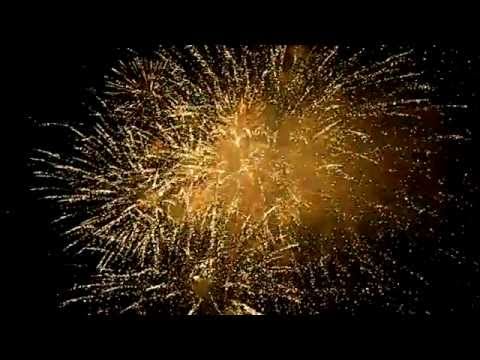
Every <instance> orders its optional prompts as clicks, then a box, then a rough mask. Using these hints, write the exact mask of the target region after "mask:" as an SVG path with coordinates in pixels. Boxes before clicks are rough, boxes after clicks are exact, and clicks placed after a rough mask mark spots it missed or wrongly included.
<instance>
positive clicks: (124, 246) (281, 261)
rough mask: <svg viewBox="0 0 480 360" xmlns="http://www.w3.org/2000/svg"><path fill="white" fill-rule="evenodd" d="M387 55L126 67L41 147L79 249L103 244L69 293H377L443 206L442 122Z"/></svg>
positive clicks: (158, 300) (145, 296)
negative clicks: (67, 133) (79, 124)
mask: <svg viewBox="0 0 480 360" xmlns="http://www.w3.org/2000/svg"><path fill="white" fill-rule="evenodd" d="M378 57H379V60H378V61H372V60H371V55H368V54H367V52H366V51H365V50H361V51H357V52H349V51H347V50H344V51H343V52H342V50H341V49H338V48H310V47H305V46H258V47H239V48H229V47H225V46H215V47H207V46H205V47H191V46H189V47H185V48H174V47H172V48H161V49H160V50H158V51H157V52H155V54H154V55H153V56H150V57H148V58H145V57H144V58H141V57H138V56H133V57H131V58H130V59H129V60H128V61H125V62H121V63H119V65H118V66H117V67H115V68H114V69H113V71H112V73H111V75H110V76H109V77H108V79H107V88H106V91H105V93H104V94H103V95H102V97H101V99H100V102H101V104H102V109H101V111H100V112H99V114H98V116H97V119H98V121H97V123H96V124H95V126H94V127H93V130H92V129H88V130H87V131H82V130H80V129H74V128H70V130H71V131H72V132H73V133H74V134H75V137H76V139H77V140H76V143H75V149H74V154H71V155H69V156H68V157H67V156H63V155H62V154H59V153H53V152H47V151H40V153H41V154H42V156H38V157H35V159H34V160H36V161H39V162H41V163H42V164H43V165H42V166H43V168H42V169H41V170H38V171H37V172H36V174H37V175H38V177H41V178H46V179H47V180H48V182H49V185H48V186H47V187H42V188H40V189H41V190H47V191H48V194H47V195H46V198H49V199H53V200H55V201H56V202H57V203H58V204H59V206H60V207H61V208H62V215H61V217H60V218H59V220H61V221H65V222H68V223H69V224H71V223H75V225H73V226H70V227H69V229H68V231H67V234H68V235H69V237H70V238H71V239H73V240H72V242H71V243H70V245H69V247H70V248H76V249H80V250H85V249H90V250H94V251H96V252H100V253H101V254H102V257H101V260H100V262H99V265H98V270H99V274H98V275H96V277H95V278H94V281H93V282H92V283H90V284H88V285H79V286H76V287H75V288H74V289H73V294H74V295H73V296H72V298H70V299H69V300H67V301H66V303H76V302H89V303H94V304H97V305H99V304H100V306H97V309H100V311H103V312H107V313H108V312H115V311H120V312H122V311H127V310H133V311H138V312H140V313H142V312H150V313H151V312H155V311H156V310H155V309H157V311H158V308H159V307H161V308H166V309H168V311H169V312H172V313H191V314H193V313H205V312H206V313H222V314H223V313H249V314H253V313H272V312H280V313H298V312H309V313H312V312H313V313H315V312H318V311H319V309H320V308H322V306H328V303H330V302H331V301H333V302H334V303H338V302H341V301H350V300H351V301H352V302H353V301H355V302H358V301H360V300H359V299H365V298H369V297H371V296H373V295H382V296H383V295H384V293H385V291H386V289H388V288H391V287H394V286H395V282H394V278H392V275H391V274H389V272H388V264H391V263H392V262H394V261H395V260H393V258H392V257H391V256H390V254H389V252H388V243H389V241H390V239H391V238H392V236H394V234H395V233H398V232H399V231H405V230H407V229H408V228H409V227H410V226H411V225H412V223H415V221H419V219H420V218H421V219H422V221H427V222H434V221H435V219H436V218H437V217H438V213H437V211H438V209H439V206H440V204H441V203H442V202H443V201H444V198H445V196H446V195H445V193H444V192H442V186H441V181H440V182H439V177H438V171H437V169H436V166H437V165H438V164H437V163H436V156H435V155H436V154H437V153H438V152H439V151H440V148H439V143H440V142H441V139H444V138H445V136H446V135H445V134H444V133H443V132H442V129H441V126H440V121H439V119H440V115H441V112H442V111H443V110H444V109H445V106H438V105H435V104H432V103H431V101H430V94H431V92H432V91H433V89H432V88H431V87H430V86H429V85H428V84H426V83H424V82H423V81H422V80H421V79H422V74H421V73H420V72H419V71H418V70H417V69H416V66H415V61H414V60H413V59H414V56H413V54H412V52H410V51H404V52H400V53H395V54H388V53H387V51H386V50H384V51H380V53H379V54H378ZM52 184H55V185H52ZM380 258H381V260H380V261H379V259H380ZM332 267H333V270H331V269H332ZM353 268H358V269H360V270H358V271H359V272H360V273H361V274H362V276H363V277H365V280H364V281H358V279H355V277H354V276H353V275H352V273H353V272H354V270H352V269H353ZM329 269H330V270H329ZM333 272H334V273H335V274H336V275H335V276H334V277H332V273H333ZM415 276H419V277H421V275H418V274H415ZM85 291H87V293H86V294H84V293H82V292H85ZM79 292H80V294H79Z"/></svg>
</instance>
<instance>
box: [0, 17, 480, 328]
mask: <svg viewBox="0 0 480 360" xmlns="http://www.w3.org/2000/svg"><path fill="white" fill-rule="evenodd" d="M247 20H248V18H246V19H245V21H247ZM387 20H388V19H387ZM457 20H458V19H457ZM45 21H46V20H45ZM83 21H86V22H88V18H86V19H84V20H83ZM296 21H297V22H298V21H299V20H298V19H297V20H296ZM183 22H187V20H186V19H184V20H183ZM67 23H68V19H61V20H60V22H58V23H55V25H51V26H46V28H45V27H43V26H41V27H39V26H37V25H39V23H38V22H35V23H32V24H30V25H31V27H29V28H28V29H29V30H28V32H27V36H25V37H20V38H19V39H17V40H16V41H14V42H15V45H14V47H13V49H14V50H12V52H11V53H10V54H11V55H12V57H13V59H11V62H12V63H13V64H12V65H9V66H7V67H5V68H4V70H3V71H4V75H5V78H7V79H8V80H11V84H12V85H11V86H10V87H9V88H8V89H9V95H13V96H11V98H10V96H7V98H6V99H7V101H6V105H5V106H6V107H7V109H8V112H7V113H6V115H8V118H7V117H6V118H4V119H3V120H2V122H1V136H2V139H1V147H2V151H1V154H2V156H3V157H4V160H3V164H2V168H3V171H2V187H1V189H2V195H1V196H2V197H1V209H0V210H1V214H0V215H1V224H0V225H1V226H2V231H1V235H0V238H1V241H2V242H3V243H4V245H5V246H6V248H5V251H2V255H3V259H4V263H5V264H8V269H9V270H10V272H11V273H12V274H13V276H8V278H7V280H6V281H7V282H8V283H11V285H12V288H13V291H12V292H11V293H12V294H15V296H13V297H12V299H11V300H13V302H15V305H16V306H19V307H20V308H21V309H23V311H21V312H19V314H20V313H22V312H25V313H27V312H28V313H29V314H33V315H32V316H35V317H38V316H40V317H42V318H45V319H52V318H56V319H64V318H65V317H66V316H67V315H68V316H74V315H79V316H82V315H84V314H83V313H82V312H80V313H78V314H76V313H73V314H72V313H70V314H64V313H63V312H61V311H59V310H58V299H57V294H58V293H59V292H61V291H62V290H63V289H64V288H68V287H70V286H71V285H72V278H73V276H74V273H75V271H74V270H73V269H72V268H71V267H69V266H66V265H65V263H66V261H65V259H64V258H62V257H61V255H60V254H59V250H60V249H61V248H62V246H63V243H62V239H61V238H59V236H58V231H56V230H55V229H54V228H53V227H52V226H51V225H50V221H51V219H52V217H53V216H54V214H55V209H54V206H52V204H49V203H46V202H40V201H38V200H37V199H36V198H35V195H34V194H33V193H31V192H29V191H28V188H29V187H30V186H32V183H33V178H32V176H31V172H32V169H31V167H30V166H29V165H28V161H27V159H28V157H29V156H30V155H31V151H32V149H33V148H38V147H40V148H41V147H45V146H47V147H48V146H51V145H52V144H57V145H58V146H62V144H63V146H65V144H64V142H65V141H64V139H62V138H61V135H60V134H59V133H55V132H52V133H49V132H48V131H45V130H41V129H39V128H38V126H37V124H39V123H42V122H47V121H51V122H56V121H58V122H64V121H66V122H70V123H78V122H85V121H86V119H87V117H88V113H89V109H88V104H91V101H92V99H93V92H92V89H101V88H102V86H103V81H104V79H103V76H104V75H105V74H106V73H107V72H108V70H109V68H111V66H112V65H114V64H115V62H116V61H117V60H118V59H119V57H121V56H122V54H123V53H124V52H123V50H122V49H125V48H126V47H130V48H134V49H136V50H137V51H140V52H142V51H143V52H148V51H150V50H151V49H152V48H153V47H154V45H156V44H157V43H162V42H164V43H165V42H176V43H178V42H185V43H198V42H213V43H215V42H220V43H222V42H229V43H232V44H235V43H238V42H239V41H240V42H243V43H245V42H252V41H254V42H261V43H265V42H274V43H275V42H278V43H284V42H290V43H297V42H301V43H304V42H307V43H325V44H332V45H333V44H340V45H342V44H354V45H355V46H370V45H374V44H376V43H378V42H379V41H381V42H386V43H389V44H409V45H411V46H414V47H418V48H420V49H421V48H423V47H425V46H429V45H430V44H431V43H432V42H434V43H437V44H438V46H439V48H440V49H454V50H458V52H459V53H460V54H461V56H460V57H459V59H460V60H456V61H458V65H455V62H456V61H454V62H453V65H452V64H450V65H449V66H453V69H454V72H453V73H452V74H451V75H450V76H449V82H445V83H444V85H445V87H444V88H443V90H442V92H443V93H442V94H441V96H442V97H443V98H444V99H452V98H455V100H456V99H457V98H458V97H457V96H456V93H457V90H458V86H459V85H457V84H461V85H460V86H461V93H462V96H461V97H462V98H464V99H466V102H468V103H469V104H470V105H471V109H470V110H469V111H468V112H467V113H466V114H465V115H463V117H462V116H461V117H459V119H458V122H457V124H458V126H459V127H460V128H461V127H463V126H468V127H469V128H470V129H471V132H472V142H471V143H470V144H469V145H468V146H467V147H464V148H462V149H457V150H456V151H458V156H457V157H458V158H461V159H462V161H461V162H460V163H458V162H456V165H455V168H454V167H452V168H451V171H452V174H455V173H456V172H457V171H458V169H459V168H460V169H461V168H472V169H473V171H474V178H473V179H474V180H473V181H474V182H475V184H478V172H477V171H478V170H477V167H476V164H477V161H476V156H477V155H476V154H477V153H478V150H479V141H478V136H479V135H478V134H479V132H478V131H479V130H478V127H479V125H478V123H479V120H480V118H479V110H478V109H479V108H478V103H479V92H480V91H479V80H480V79H479V74H480V68H479V67H478V59H479V57H480V47H479V45H478V41H475V40H474V39H475V36H474V32H473V27H460V28H459V27H457V28H456V31H453V30H452V28H451V26H452V23H451V22H450V23H449V24H450V27H448V23H447V25H445V26H446V28H445V26H442V25H441V24H436V26H437V27H436V28H432V27H431V26H428V23H427V25H425V26H421V28H420V29H418V28H415V30H412V28H411V27H410V28H403V29H400V30H399V29H395V30H393V31H386V30H385V28H383V25H381V24H377V25H378V26H377V25H373V26H372V25H371V26H370V27H368V26H367V25H365V24H363V26H362V27H359V28H357V27H356V25H352V27H351V28H348V27H344V28H343V29H344V30H343V31H338V32H335V31H334V30H333V31H332V30H331V29H330V30H326V31H321V30H310V29H309V30H306V31H292V30H291V28H292V27H293V25H292V22H289V21H282V22H281V24H282V26H281V28H280V29H277V30H278V31H275V29H271V28H270V27H268V26H263V27H261V29H258V30H256V29H254V28H252V27H248V29H246V30H245V31H241V28H240V29H238V28H237V29H236V30H234V31H230V32H227V31H225V25H226V22H222V24H221V25H220V24H217V25H218V26H210V27H209V28H208V30H207V29H206V28H207V27H202V28H200V29H197V28H194V29H193V30H189V31H185V30H184V32H180V31H179V30H178V28H176V27H175V28H174V27H171V28H169V27H159V28H158V29H156V30H153V29H149V30H148V31H146V32H145V33H142V32H138V31H133V30H132V31H129V29H128V25H127V26H123V27H121V30H117V29H116V28H115V27H110V26H103V27H100V29H96V28H91V27H90V26H87V24H84V25H82V26H80V28H75V29H72V28H71V27H69V26H66V24H67ZM41 24H43V22H42V23H41ZM454 24H455V23H454ZM230 28H231V27H230ZM40 29H42V30H43V31H40ZM45 30H46V31H45ZM152 34H153V35H152ZM462 58H463V59H465V58H471V59H472V60H473V61H474V62H475V61H476V64H477V65H476V67H475V68H466V67H464V66H463V65H461V59H462ZM438 65H439V66H441V64H438ZM7 83H8V84H10V81H9V82H7ZM460 124H462V125H460ZM452 166H453V165H452ZM456 190H458V191H461V185H458V186H457V189H456ZM465 190H466V191H467V189H465ZM470 190H471V189H468V191H467V192H470ZM469 196H470V195H469ZM447 216H448V217H451V221H450V222H449V224H450V225H449V226H451V229H456V228H457V226H458V224H459V223H460V222H463V223H465V224H466V233H465V235H464V236H462V237H461V238H459V239H458V241H457V244H458V245H459V249H460V250H462V251H463V252H465V253H467V254H468V256H469V257H470V258H471V259H477V260H478V259H479V254H480V245H479V242H478V241H479V240H478V231H477V226H476V224H475V221H476V218H477V217H478V208H477V207H476V206H475V208H474V209H472V210H471V211H469V212H468V213H465V214H461V215H460V216H459V214H456V213H454V212H453V210H452V213H450V214H448V215H447ZM451 229H450V228H448V227H446V228H444V229H443V231H444V232H445V233H449V232H450V230H451ZM10 248H12V249H11V250H10ZM7 249H8V250H7ZM471 259H470V260H471ZM416 261H418V262H419V264H420V263H422V262H423V261H424V259H422V258H419V259H417V260H416ZM430 272H431V274H432V276H433V278H434V279H435V281H434V286H433V287H432V289H431V290H429V293H427V294H426V295H425V302H428V307H429V308H434V309H436V311H435V315H437V316H444V315H448V316H462V315H471V314H478V312H479V311H480V304H479V301H480V300H479V299H480V298H479V296H480V285H479V284H478V273H476V272H475V271H474V267H472V266H470V265H467V266H452V265H449V262H448V261H447V262H442V263H440V264H438V265H436V266H433V265H432V268H431V269H430ZM452 309H453V311H452ZM375 314H376V309H375V307H374V306H373V308H368V309H365V310H364V313H360V315H366V316H369V317H371V316H374V315H375ZM333 315H335V314H333Z"/></svg>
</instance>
